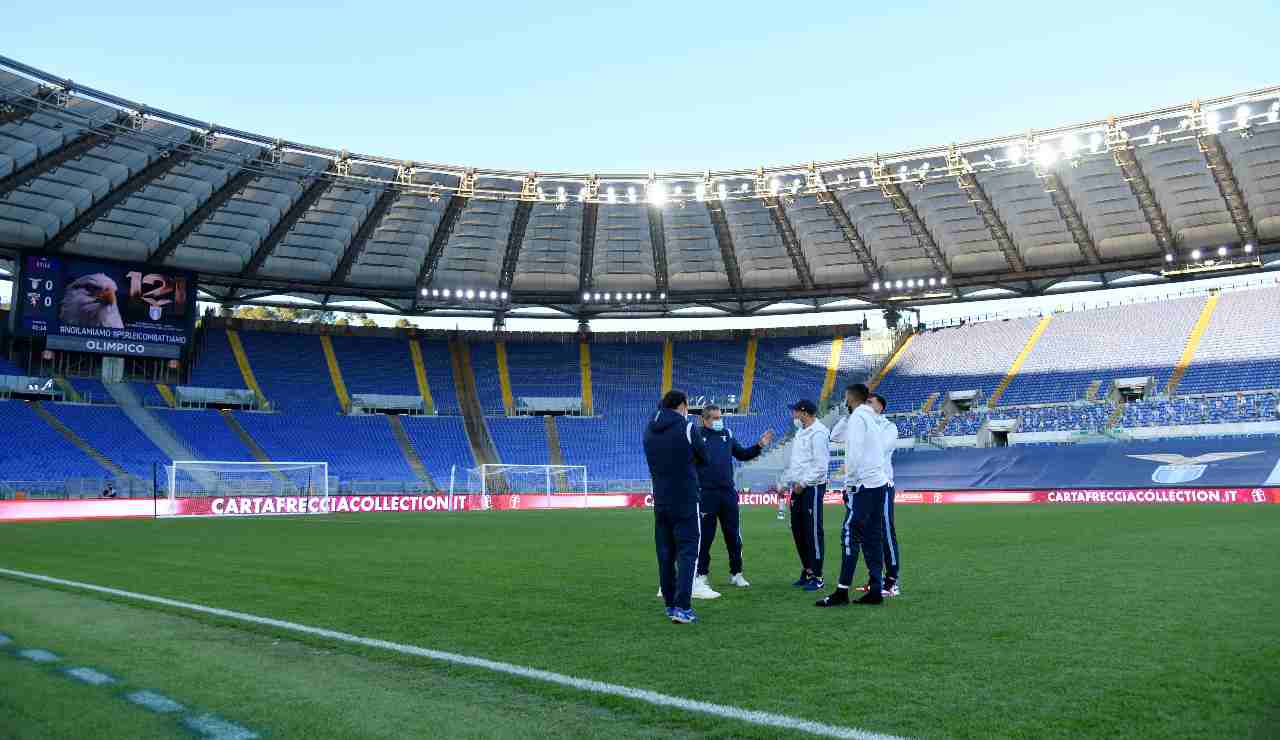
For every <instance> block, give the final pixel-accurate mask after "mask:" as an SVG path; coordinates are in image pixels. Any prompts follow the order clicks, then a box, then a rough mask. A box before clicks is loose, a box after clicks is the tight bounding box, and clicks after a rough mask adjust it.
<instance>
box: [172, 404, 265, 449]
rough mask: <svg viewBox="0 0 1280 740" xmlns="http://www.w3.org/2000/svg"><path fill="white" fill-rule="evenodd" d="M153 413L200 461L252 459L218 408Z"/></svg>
mask: <svg viewBox="0 0 1280 740" xmlns="http://www.w3.org/2000/svg"><path fill="white" fill-rule="evenodd" d="M152 413H154V414H155V415H156V417H157V418H159V419H160V420H161V421H163V422H164V423H165V424H166V425H167V426H168V427H169V429H171V430H173V432H174V433H175V434H177V435H178V437H179V438H180V439H181V440H182V441H183V442H184V443H185V444H186V445H187V447H189V448H190V449H191V451H192V452H193V453H195V454H196V455H197V456H198V457H199V458H200V459H201V460H227V461H240V462H251V461H253V459H254V457H253V455H252V454H250V452H249V450H248V449H246V448H245V446H244V444H243V443H242V442H241V441H240V437H239V436H238V435H236V433H235V432H234V431H232V429H231V428H230V427H229V426H227V423H226V421H224V420H223V418H222V414H220V413H218V412H217V411H198V410H187V409H183V410H169V409H153V410H152Z"/></svg>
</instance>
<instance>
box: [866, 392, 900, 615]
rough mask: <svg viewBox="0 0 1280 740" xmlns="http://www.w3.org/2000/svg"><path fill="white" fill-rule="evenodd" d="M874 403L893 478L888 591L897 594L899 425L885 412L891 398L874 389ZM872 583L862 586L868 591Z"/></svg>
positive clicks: (887, 528)
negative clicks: (895, 469)
mask: <svg viewBox="0 0 1280 740" xmlns="http://www.w3.org/2000/svg"><path fill="white" fill-rule="evenodd" d="M870 406H871V409H872V410H873V411H875V412H876V421H877V422H878V423H879V424H880V432H881V434H882V435H883V436H882V440H883V441H884V475H885V477H886V478H888V479H889V490H888V491H887V492H886V493H885V501H886V502H887V503H888V507H887V509H888V513H887V516H886V517H885V520H884V595H885V596H897V595H899V594H900V593H901V590H900V589H899V587H898V570H899V566H900V564H901V560H900V558H899V555H900V554H901V553H900V552H899V551H898V522H897V519H896V518H895V517H894V513H893V498H894V496H895V495H896V494H897V492H898V489H897V488H895V487H894V483H893V451H894V450H896V449H897V448H898V425H897V424H894V423H893V420H891V419H889V418H888V417H886V416H885V415H884V412H885V410H886V409H888V408H889V402H888V401H886V400H885V398H884V396H882V395H880V394H879V393H872V394H871V398H870ZM868 588H869V585H866V586H859V587H858V590H859V591H861V592H863V593H865V592H866V591H867V589H868Z"/></svg>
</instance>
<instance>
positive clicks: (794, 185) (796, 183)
mask: <svg viewBox="0 0 1280 740" xmlns="http://www.w3.org/2000/svg"><path fill="white" fill-rule="evenodd" d="M791 192H793V193H798V192H800V178H798V177H797V178H796V179H794V180H792V181H791Z"/></svg>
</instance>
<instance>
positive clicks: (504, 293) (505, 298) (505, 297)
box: [502, 290, 507, 301]
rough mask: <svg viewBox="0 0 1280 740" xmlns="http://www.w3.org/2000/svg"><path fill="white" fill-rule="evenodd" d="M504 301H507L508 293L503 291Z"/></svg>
mask: <svg viewBox="0 0 1280 740" xmlns="http://www.w3.org/2000/svg"><path fill="white" fill-rule="evenodd" d="M502 300H504V301H505V300H507V291H505V290H504V291H502Z"/></svg>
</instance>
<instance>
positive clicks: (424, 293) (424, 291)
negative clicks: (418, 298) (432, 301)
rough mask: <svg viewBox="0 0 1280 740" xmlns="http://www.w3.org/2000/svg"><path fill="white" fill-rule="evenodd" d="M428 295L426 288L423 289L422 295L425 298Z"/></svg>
mask: <svg viewBox="0 0 1280 740" xmlns="http://www.w3.org/2000/svg"><path fill="white" fill-rule="evenodd" d="M426 294H427V289H426V288H423V289H422V295H424V296H425V295H426Z"/></svg>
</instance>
